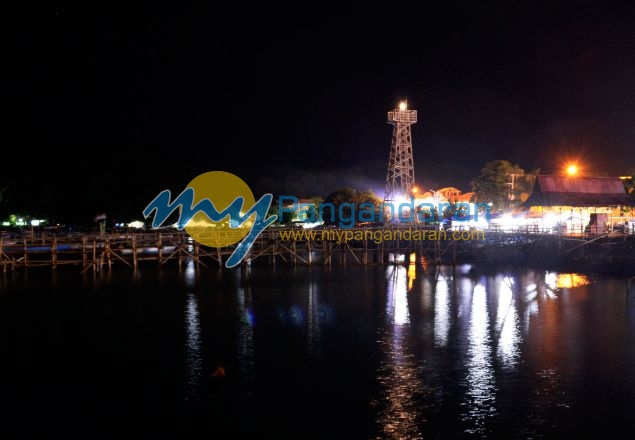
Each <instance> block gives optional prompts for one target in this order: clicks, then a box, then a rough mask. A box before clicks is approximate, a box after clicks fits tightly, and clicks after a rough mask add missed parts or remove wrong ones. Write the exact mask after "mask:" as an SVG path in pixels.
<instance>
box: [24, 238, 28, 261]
mask: <svg viewBox="0 0 635 440" xmlns="http://www.w3.org/2000/svg"><path fill="white" fill-rule="evenodd" d="M27 252H28V244H27V242H26V237H24V267H29V257H28V253H27Z"/></svg>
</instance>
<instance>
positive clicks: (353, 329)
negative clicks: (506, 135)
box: [0, 264, 635, 439]
mask: <svg viewBox="0 0 635 440" xmlns="http://www.w3.org/2000/svg"><path fill="white" fill-rule="evenodd" d="M272 272H273V271H262V270H260V269H258V268H253V269H250V268H245V269H244V271H243V270H242V269H241V271H238V270H237V271H225V270H219V271H218V272H215V271H214V270H213V269H212V270H205V271H199V270H197V267H196V265H194V264H186V265H185V267H184V270H183V271H182V272H179V273H178V277H177V276H176V275H175V273H171V272H163V273H156V272H152V271H144V270H139V271H134V272H125V274H124V275H122V274H121V273H118V274H117V273H112V274H111V273H109V272H107V271H104V272H101V273H98V274H95V273H91V272H90V271H88V272H86V274H85V275H82V276H79V277H78V276H77V274H76V273H73V274H72V276H71V277H70V278H71V279H72V282H73V283H76V284H77V286H75V290H73V289H70V288H69V287H67V286H69V285H70V284H71V282H69V281H68V278H69V277H67V276H65V275H64V273H63V272H60V273H58V274H55V275H53V276H51V277H50V278H51V279H50V281H51V282H50V285H49V284H48V280H46V282H44V283H42V282H39V281H38V280H37V279H36V277H34V276H33V275H31V274H22V273H14V274H7V275H6V276H4V277H3V278H0V289H1V290H2V291H1V294H0V301H2V307H0V317H1V318H2V319H0V329H2V332H0V347H2V348H3V353H4V354H5V356H4V359H5V361H4V362H3V364H2V365H0V373H2V374H0V379H3V380H4V382H2V383H0V385H3V386H4V387H5V388H4V389H6V390H7V393H5V396H9V397H5V399H11V400H18V401H19V400H20V399H22V401H21V405H22V407H26V405H29V404H31V402H32V401H33V399H35V398H36V397H37V398H41V396H42V394H40V393H39V390H40V389H45V390H53V391H58V389H61V386H60V387H59V388H57V387H54V386H52V385H51V384H50V382H48V378H42V376H41V375H38V374H33V373H36V372H38V373H39V367H37V365H39V363H40V362H41V361H42V359H43V357H44V355H46V356H47V358H48V357H50V358H53V357H56V358H58V359H59V362H60V366H59V368H58V371H57V373H58V374H60V373H64V374H65V376H64V379H65V381H66V382H64V384H63V386H64V387H67V386H70V387H72V388H73V391H74V396H75V397H76V398H77V399H76V400H77V401H78V402H79V401H81V402H88V403H89V404H92V405H93V406H99V405H102V408H103V409H107V408H110V407H111V404H113V403H114V402H116V401H118V400H116V399H119V398H120V395H121V393H122V392H123V391H124V390H126V391H128V392H129V391H130V390H131V389H138V390H140V391H139V393H138V395H137V396H136V398H137V399H138V400H137V402H140V405H141V404H144V405H154V406H153V407H154V408H157V410H163V411H164V412H163V414H162V415H163V416H164V417H169V416H170V415H171V413H170V411H169V409H172V408H174V407H175V406H176V405H175V406H172V407H170V408H168V409H164V408H167V405H165V404H166V402H168V401H169V402H173V400H170V399H177V400H178V401H179V404H180V405H183V390H184V389H185V398H186V399H185V400H186V402H187V403H188V404H189V405H188V408H192V407H196V408H197V409H200V410H201V412H200V414H204V416H202V418H203V419H204V421H205V422H207V421H209V420H212V419H213V420H214V421H215V422H219V421H223V420H228V422H227V423H226V425H227V426H230V425H231V427H232V428H235V429H236V430H237V431H240V430H244V431H247V432H250V433H252V434H253V433H254V432H257V433H261V434H271V435H274V436H275V434H276V433H278V431H276V430H282V431H281V432H280V436H283V437H287V436H290V435H297V436H298V437H302V436H306V434H307V433H308V435H310V434H311V433H312V432H308V431H309V430H316V431H317V430H320V432H319V434H320V435H321V436H320V437H321V438H327V437H328V433H333V432H338V431H336V430H337V429H339V428H338V426H340V425H336V424H335V423H332V420H333V419H334V418H335V417H337V416H339V417H338V422H342V421H344V420H348V419H349V418H350V420H351V424H350V425H349V426H348V427H347V429H348V431H349V432H351V433H352V435H350V436H347V437H348V438H381V439H391V438H409V439H416V438H484V437H487V436H489V435H490V434H493V433H494V434H497V433H498V432H499V431H500V429H501V428H505V429H507V431H506V433H508V434H510V436H508V437H506V438H534V439H540V438H571V437H566V436H564V435H559V434H563V433H566V434H568V433H572V432H573V433H575V434H581V433H584V432H585V431H586V429H585V428H587V427H589V426H590V424H592V423H595V422H598V421H600V422H601V421H602V420H609V421H610V424H609V422H605V428H607V427H608V428H609V429H610V428H611V427H612V426H619V427H620V428H624V427H626V426H627V425H628V418H627V417H626V416H627V415H628V414H630V412H629V411H630V407H629V406H628V402H631V401H633V399H634V398H635V376H634V375H633V371H635V350H634V349H633V344H632V340H633V339H632V336H634V335H635V324H634V322H635V319H634V316H635V301H631V302H628V300H627V298H625V296H624V291H625V289H626V284H625V282H624V281H623V280H617V281H615V280H610V279H601V280H600V281H594V282H589V283H586V284H582V285H577V284H576V286H574V285H573V284H574V283H570V284H571V287H568V286H567V287H562V285H561V286H558V282H557V280H558V278H559V274H556V273H553V272H545V271H534V270H524V271H520V270H519V271H517V272H511V273H507V272H505V273H496V274H495V275H490V276H480V277H479V276H475V275H474V273H472V272H467V271H464V272H452V273H453V275H449V271H446V272H444V271H443V270H442V271H440V274H439V275H438V277H435V281H434V282H432V281H431V279H430V277H429V276H428V274H424V273H421V272H419V273H418V274H417V273H416V270H415V271H413V270H412V267H410V266H408V267H406V266H403V265H391V266H389V267H387V268H386V267H383V268H365V269H364V270H363V271H360V270H358V269H356V268H353V267H350V268H346V269H342V270H336V269H333V270H330V269H324V270H322V269H321V268H317V267H316V268H312V269H311V270H310V271H309V270H307V271H304V270H303V269H294V270H289V271H285V270H281V271H280V272H279V273H277V274H276V273H272ZM47 275H48V273H47ZM414 275H418V276H417V277H416V278H415V277H414ZM123 278H125V279H123ZM560 278H563V279H568V280H569V281H571V280H574V281H575V280H576V279H577V278H576V277H572V276H570V275H567V276H564V277H560ZM122 279H123V282H122ZM82 280H83V282H84V284H83V285H82V286H79V285H80V284H81V281H82ZM42 284H44V287H42V286H41V285H42ZM20 286H22V287H20ZM351 286H355V287H357V288H351ZM410 288H412V290H409V289H410ZM21 289H22V290H21ZM418 292H421V294H419V293H418ZM323 301H326V302H327V303H328V306H327V303H326V302H323ZM280 310H282V311H283V312H284V313H283V316H284V319H277V315H276V312H277V311H280ZM616 316H617V317H619V318H620V319H615V317H616ZM78 328H79V329H82V332H81V334H79V332H78V331H77V329H78ZM51 329H55V331H51ZM77 338H80V339H81V340H82V344H81V347H82V348H81V350H82V351H81V352H78V351H76V350H77V345H78V344H76V340H77ZM33 347H35V349H34V348H33ZM174 347H176V348H174ZM85 352H88V356H89V359H92V360H94V361H95V362H94V363H93V364H92V365H95V366H94V367H93V369H94V370H96V371H93V370H91V371H90V375H89V374H86V373H85V372H84V373H82V372H79V373H74V372H77V371H78V370H79V369H81V368H82V366H84V365H86V360H85V359H86V358H85V356H86V354H85ZM42 353H43V354H42ZM219 358H220V359H223V362H226V363H225V366H226V367H228V368H227V377H226V379H227V380H226V381H225V382H223V383H222V385H220V386H218V387H217V386H216V384H217V383H216V382H210V381H209V379H208V374H206V373H204V372H210V371H211V368H214V367H215V366H216V364H215V363H212V359H219ZM256 360H257V362H256ZM97 361H98V362H97ZM104 362H109V363H107V364H104ZM102 365H103V366H102ZM108 367H110V368H108ZM113 367H114V368H113ZM130 371H133V372H134V373H136V372H140V371H143V372H144V373H145V374H143V375H141V374H132V373H130ZM96 374H99V375H100V376H101V377H103V378H104V379H108V382H107V383H105V384H104V385H103V389H101V388H100V389H99V390H98V391H100V392H101V394H100V393H98V392H96V391H95V388H92V389H91V388H90V386H91V384H92V382H91V381H92V378H93V377H94V376H95V375H96ZM117 374H119V377H117V376H116V375H117ZM88 376H90V377H89V378H88V379H87V377H88ZM15 377H19V378H20V379H21V380H22V381H23V382H24V383H30V384H31V385H30V388H28V389H27V388H23V387H21V388H19V389H18V388H17V387H16V388H11V387H12V386H14V385H12V384H13V383H14V382H16V381H15V380H14V378H15ZM256 379H257V380H256ZM38 381H39V382H38ZM16 383H17V382H16ZM166 383H168V384H171V385H170V387H168V386H167V385H166ZM218 383H220V382H218ZM206 384H207V388H206ZM110 388H114V390H115V391H116V392H115V391H113V392H112V396H113V398H112V400H104V393H105V392H106V391H108V390H109V389H110ZM36 391H38V393H37V394H36ZM205 391H206V392H205ZM170 392H172V394H170ZM90 393H93V394H90ZM49 395H51V396H53V395H55V393H54V392H51V393H49ZM166 396H170V397H166ZM144 399H145V400H144ZM160 399H165V402H162V401H161V400H160ZM7 401H9V400H7ZM596 401H597V402H596ZM100 402H102V403H100ZM157 402H158V403H157ZM194 403H195V404H194ZM71 406H72V405H71ZM87 406H88V405H87ZM131 406H132V405H131ZM16 408H18V407H16ZM208 408H213V409H215V410H217V412H216V413H214V412H213V411H207V409H208ZM72 409H73V410H75V411H78V410H81V408H79V405H76V407H72ZM59 411H61V409H60V410H59ZM14 412H17V410H16V411H14ZM316 412H317V413H318V416H316ZM64 413H66V412H64ZM54 414H55V413H54ZM91 414H93V412H91ZM131 414H133V413H132V412H131ZM134 414H136V413H134ZM197 414H199V413H197ZM262 414H264V416H261V415H262ZM288 414H291V415H288ZM589 415H592V416H593V417H595V422H593V421H592V420H591V418H589ZM55 416H60V417H61V416H62V414H59V415H58V414H55ZM133 417H134V415H132V416H130V418H131V419H132V418H133ZM153 417H154V415H153ZM206 426H207V425H206ZM210 426H211V424H210ZM303 429H304V430H305V431H303ZM250 430H251V431H250ZM285 430H286V431H285ZM607 432H609V431H607ZM448 433H450V434H448ZM356 434H358V435H356ZM607 436H609V437H610V435H609V434H607ZM211 437H213V436H211ZM578 437H579V435H578Z"/></svg>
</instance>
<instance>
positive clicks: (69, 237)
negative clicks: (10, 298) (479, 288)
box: [0, 224, 635, 273]
mask: <svg viewBox="0 0 635 440" xmlns="http://www.w3.org/2000/svg"><path fill="white" fill-rule="evenodd" d="M457 234H461V235H457ZM448 237H450V238H448ZM457 238H460V239H457ZM634 241H635V240H634V236H632V235H631V236H622V237H609V236H608V235H607V236H606V237H596V238H594V239H584V238H575V237H566V236H561V235H556V234H541V233H536V232H535V231H531V232H530V231H526V232H518V231H516V232H514V233H506V232H502V231H468V230H466V231H458V232H457V231H442V230H439V229H438V228H437V227H435V226H430V225H420V224H407V225H393V224H391V225H386V226H378V227H355V228H350V229H341V228H336V229H312V230H303V229H301V228H268V229H267V230H265V231H263V232H262V233H261V234H260V235H259V236H258V238H257V240H256V241H255V242H254V245H253V246H252V248H251V249H250V251H249V253H248V254H247V255H246V256H245V258H244V259H243V260H242V262H241V264H243V265H251V264H267V265H271V266H275V265H290V266H295V265H307V266H311V265H328V266H330V265H337V264H340V265H346V264H356V265H384V264H391V263H393V262H397V259H398V258H403V257H404V256H408V257H409V256H410V255H412V254H415V258H416V259H417V261H420V260H426V262H427V263H429V264H453V263H457V262H472V261H494V262H496V261H502V262H505V261H509V262H513V261H515V260H517V259H524V260H527V259H528V258H534V259H536V260H544V259H550V258H560V257H563V256H564V257H566V258H569V259H571V258H577V257H579V256H580V255H582V256H584V255H585V254H586V256H587V257H588V256H589V255H595V254H601V255H609V256H616V255H621V254H623V253H626V254H629V253H630V254H631V255H632V252H631V251H629V250H630V249H632V247H633V242H634ZM620 243H621V245H620ZM234 247H235V245H233V246H228V247H225V248H213V247H208V246H204V245H202V244H200V243H198V242H197V241H195V240H193V239H192V238H191V237H190V236H189V235H188V234H187V233H186V232H185V231H177V230H169V231H166V230H161V231H146V232H139V233H121V234H120V233H104V234H56V235H52V234H39V235H38V234H33V235H28V234H27V235H26V236H22V237H15V236H13V237H12V236H2V237H0V268H1V269H2V271H3V272H7V271H14V270H18V269H21V268H30V267H50V268H52V269H56V268H58V267H60V266H74V267H78V268H79V270H80V271H81V272H82V273H84V272H87V271H95V272H99V271H103V270H107V269H111V268H112V267H113V266H122V267H129V268H130V269H137V268H138V267H139V266H141V265H146V266H147V265H154V266H155V267H162V266H167V265H176V266H178V267H179V268H180V267H182V266H183V265H184V264H185V263H187V262H193V263H194V264H195V265H196V267H205V268H206V267H222V266H223V265H224V264H225V262H226V261H227V259H228V258H229V256H230V255H231V254H232V253H233V251H234Z"/></svg>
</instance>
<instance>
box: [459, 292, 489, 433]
mask: <svg viewBox="0 0 635 440" xmlns="http://www.w3.org/2000/svg"><path fill="white" fill-rule="evenodd" d="M489 332H490V329H489V313H488V310H487V291H486V290H485V287H484V286H483V285H481V284H477V285H476V286H474V291H473V292H472V307H471V314H470V326H469V330H468V357H467V365H466V367H467V390H466V400H465V402H464V405H465V412H464V414H463V420H464V421H466V422H467V427H466V432H468V433H471V434H474V433H476V434H483V433H485V432H486V429H487V427H486V422H487V419H488V418H490V417H493V416H494V415H495V413H496V406H495V403H496V402H495V396H494V386H495V384H494V370H493V367H492V347H491V345H492V341H491V339H490V333H489Z"/></svg>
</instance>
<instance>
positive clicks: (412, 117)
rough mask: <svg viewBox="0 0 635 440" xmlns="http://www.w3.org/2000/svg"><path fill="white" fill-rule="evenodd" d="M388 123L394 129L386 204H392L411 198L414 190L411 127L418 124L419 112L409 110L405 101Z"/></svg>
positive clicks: (385, 194) (390, 113) (390, 116)
mask: <svg viewBox="0 0 635 440" xmlns="http://www.w3.org/2000/svg"><path fill="white" fill-rule="evenodd" d="M387 122H388V123H389V124H391V125H393V126H394V128H393V131H392V145H391V146H390V159H389V161H388V174H387V175H386V192H385V193H384V204H387V203H391V202H392V201H393V200H395V199H396V198H397V197H400V196H401V197H409V196H410V195H411V194H412V191H413V189H414V186H415V170H414V161H413V157H412V134H411V130H410V126H411V125H412V124H415V123H416V122H417V111H416V110H408V104H407V103H406V102H405V101H404V102H401V103H400V104H399V108H398V109H395V110H393V111H390V112H388V121H387Z"/></svg>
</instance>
